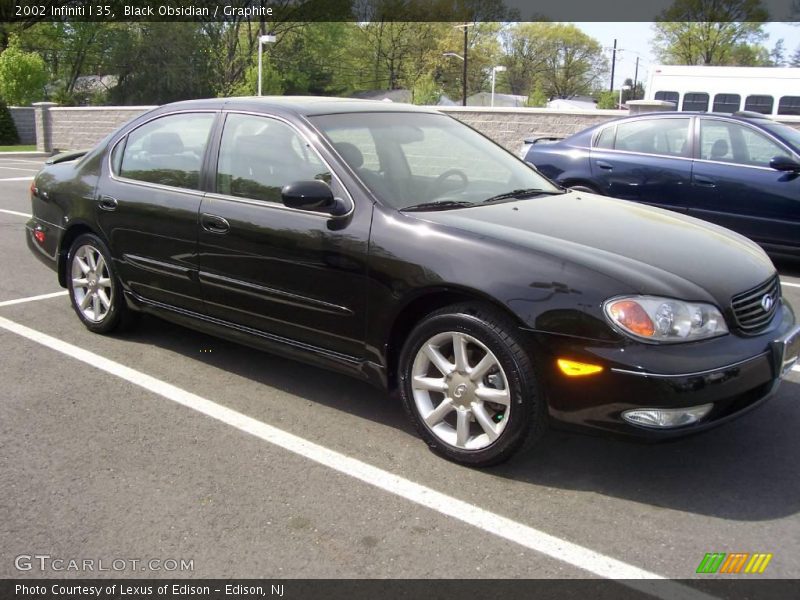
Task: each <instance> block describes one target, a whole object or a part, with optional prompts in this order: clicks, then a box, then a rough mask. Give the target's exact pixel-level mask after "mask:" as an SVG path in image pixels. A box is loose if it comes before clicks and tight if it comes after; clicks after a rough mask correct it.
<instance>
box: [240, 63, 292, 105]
mask: <svg viewBox="0 0 800 600" xmlns="http://www.w3.org/2000/svg"><path fill="white" fill-rule="evenodd" d="M262 61H263V65H262V71H261V94H262V95H264V96H280V95H281V94H283V91H284V88H283V81H281V74H280V73H279V72H278V71H277V69H275V68H274V67H273V66H272V63H271V62H270V60H269V58H267V57H262ZM257 93H258V64H255V65H253V66H252V67H250V68H249V69H247V71H246V73H245V76H244V80H243V81H241V82H239V83H237V84H236V85H234V86H233V88H232V89H231V91H230V94H229V95H230V96H255V95H256V94H257Z"/></svg>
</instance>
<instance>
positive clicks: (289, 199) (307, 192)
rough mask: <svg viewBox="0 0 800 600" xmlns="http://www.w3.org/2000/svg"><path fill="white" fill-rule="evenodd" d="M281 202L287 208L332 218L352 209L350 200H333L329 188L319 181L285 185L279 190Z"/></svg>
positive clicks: (295, 182) (294, 182) (312, 180)
mask: <svg viewBox="0 0 800 600" xmlns="http://www.w3.org/2000/svg"><path fill="white" fill-rule="evenodd" d="M281 200H283V204H284V206H288V207H289V208H296V209H298V210H311V211H316V212H326V213H329V214H330V215H331V216H334V217H342V216H344V215H346V214H348V213H349V212H350V211H351V210H352V208H353V205H352V203H351V202H350V200H343V199H342V198H335V197H334V196H333V190H331V188H330V186H329V185H328V184H327V183H325V182H324V181H320V180H319V179H310V180H308V181H293V182H292V183H287V184H286V185H285V186H283V189H281Z"/></svg>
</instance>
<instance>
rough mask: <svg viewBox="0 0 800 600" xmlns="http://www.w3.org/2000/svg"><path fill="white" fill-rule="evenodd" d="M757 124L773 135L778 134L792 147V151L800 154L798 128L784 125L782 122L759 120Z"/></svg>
mask: <svg viewBox="0 0 800 600" xmlns="http://www.w3.org/2000/svg"><path fill="white" fill-rule="evenodd" d="M759 124H760V125H761V126H762V127H763V128H764V129H766V130H767V131H769V132H770V133H774V134H775V135H779V136H780V137H782V138H783V139H784V140H785V141H787V142H788V143H789V145H790V146H792V147H793V149H794V151H795V152H797V153H798V154H800V130H797V129H794V128H792V127H789V126H788V125H784V124H783V123H772V122H769V121H767V122H759Z"/></svg>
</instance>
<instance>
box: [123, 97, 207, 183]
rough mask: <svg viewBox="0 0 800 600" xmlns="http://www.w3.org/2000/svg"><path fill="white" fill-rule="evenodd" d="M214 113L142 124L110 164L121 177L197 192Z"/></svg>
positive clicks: (169, 118)
mask: <svg viewBox="0 0 800 600" xmlns="http://www.w3.org/2000/svg"><path fill="white" fill-rule="evenodd" d="M214 118H215V115H214V114H213V113H194V114H191V113H190V114H179V115H168V116H166V117H161V118H159V119H155V120H153V121H150V122H149V123H145V124H144V125H142V126H141V127H139V128H138V129H135V130H134V131H132V132H131V133H130V134H129V135H128V138H127V142H123V143H124V144H125V148H124V150H123V151H122V156H121V158H119V157H118V156H117V155H116V154H115V156H114V157H113V161H112V164H113V165H114V168H115V169H116V170H117V173H118V175H119V176H121V177H126V178H127V179H135V180H137V181H145V182H148V183H157V184H160V185H168V186H171V187H180V188H188V189H192V190H198V189H200V166H201V164H202V162H203V154H204V153H205V151H206V144H207V143H208V136H209V133H210V132H211V126H212V124H213V123H214Z"/></svg>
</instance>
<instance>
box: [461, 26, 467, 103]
mask: <svg viewBox="0 0 800 600" xmlns="http://www.w3.org/2000/svg"><path fill="white" fill-rule="evenodd" d="M461 78H462V80H463V81H462V82H461V85H462V89H461V105H462V106H466V105H467V25H466V23H465V24H464V65H463V69H462V73H461Z"/></svg>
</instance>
